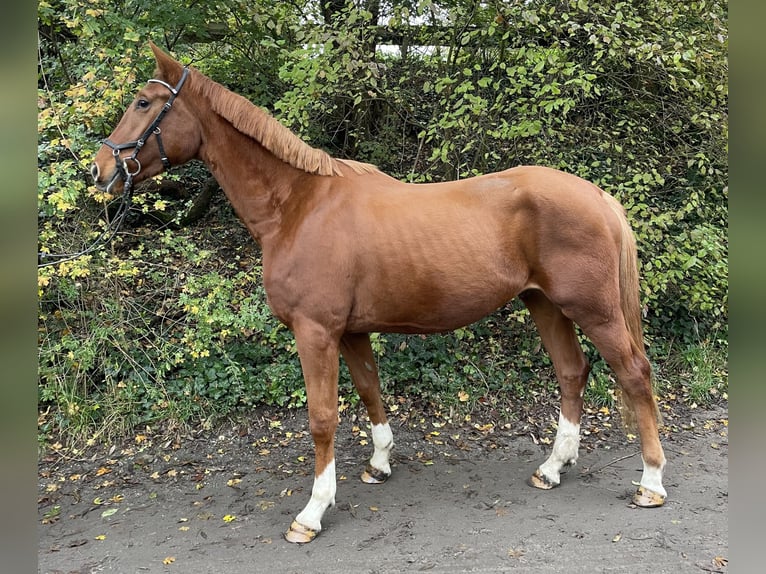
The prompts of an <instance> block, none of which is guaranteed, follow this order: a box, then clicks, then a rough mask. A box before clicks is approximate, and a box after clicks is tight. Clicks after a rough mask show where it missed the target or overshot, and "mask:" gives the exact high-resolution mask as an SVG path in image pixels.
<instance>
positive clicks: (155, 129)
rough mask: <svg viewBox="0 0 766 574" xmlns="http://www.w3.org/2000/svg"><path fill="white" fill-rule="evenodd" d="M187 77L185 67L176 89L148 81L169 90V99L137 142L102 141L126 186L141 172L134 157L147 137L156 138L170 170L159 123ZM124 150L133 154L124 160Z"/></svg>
mask: <svg viewBox="0 0 766 574" xmlns="http://www.w3.org/2000/svg"><path fill="white" fill-rule="evenodd" d="M188 75H189V68H188V67H187V66H184V69H183V74H181V79H180V80H179V81H178V84H176V87H175V88H174V87H173V86H171V85H170V84H168V83H167V82H163V81H162V80H157V79H155V78H152V79H151V80H149V82H150V83H153V84H161V85H163V86H165V87H166V88H167V89H168V90H170V97H169V98H168V101H167V102H165V105H164V106H162V109H161V110H160V113H159V114H157V117H156V118H154V121H153V122H152V123H151V124H149V127H148V128H146V130H145V131H144V133H143V134H141V137H139V138H138V139H137V140H133V141H129V142H125V143H121V144H116V143H114V142H113V141H112V140H110V139H109V138H107V139H105V140H104V141H103V143H104V145H105V146H108V147H110V148H112V154H113V155H114V161H115V163H116V164H117V172H118V173H119V174H120V177H121V178H122V179H123V181H125V182H126V186H127V184H128V183H129V182H131V180H132V179H133V176H134V175H136V174H137V173H138V172H139V171H141V162H139V161H138V159H137V158H136V156H137V155H138V152H140V151H141V148H142V147H144V144H145V143H146V140H147V139H149V137H150V136H151V135H152V134H154V136H155V137H156V138H157V147H158V148H159V150H160V159H161V160H162V165H163V166H164V167H165V169H170V167H171V166H170V160H169V159H168V157H167V155H166V154H165V147H164V146H163V145H162V137H161V136H160V133H161V130H160V122H161V121H162V118H164V117H165V114H166V113H168V111H170V108H171V107H173V102H174V101H175V99H176V97H177V96H178V93H179V92H180V91H181V88H182V87H183V85H184V82H185V81H186V77H187V76H188ZM125 149H132V150H133V153H132V154H131V155H130V156H128V157H126V158H120V152H121V151H122V150H125ZM128 162H133V163H134V164H135V168H136V169H135V171H130V168H129V167H128Z"/></svg>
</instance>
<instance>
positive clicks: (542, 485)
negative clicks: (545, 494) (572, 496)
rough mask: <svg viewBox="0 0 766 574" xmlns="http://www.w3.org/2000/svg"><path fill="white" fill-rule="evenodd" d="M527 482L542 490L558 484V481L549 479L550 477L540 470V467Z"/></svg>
mask: <svg viewBox="0 0 766 574" xmlns="http://www.w3.org/2000/svg"><path fill="white" fill-rule="evenodd" d="M527 484H528V485H529V486H534V487H535V488H539V489H541V490H550V489H551V488H554V487H556V486H558V483H556V482H551V481H550V480H548V477H547V476H545V475H544V474H543V473H542V472H540V469H539V468H538V469H537V470H536V471H535V473H534V474H533V475H532V476H530V477H529V479H528V480H527Z"/></svg>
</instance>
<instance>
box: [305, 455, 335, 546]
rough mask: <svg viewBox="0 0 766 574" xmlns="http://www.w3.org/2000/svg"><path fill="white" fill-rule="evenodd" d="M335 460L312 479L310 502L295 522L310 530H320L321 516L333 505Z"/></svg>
mask: <svg viewBox="0 0 766 574" xmlns="http://www.w3.org/2000/svg"><path fill="white" fill-rule="evenodd" d="M335 489H336V485H335V459H333V460H332V461H330V464H328V465H327V467H326V468H325V469H324V470H323V471H322V474H320V475H319V476H317V477H315V478H314V487H313V488H312V489H311V500H309V503H308V504H307V505H306V508H304V509H303V510H302V511H301V513H300V514H299V515H298V516H296V517H295V520H296V521H297V522H298V523H299V524H302V525H303V526H307V527H308V528H311V529H312V530H315V531H317V532H319V531H320V530H322V515H323V514H324V511H325V510H327V508H328V507H329V506H333V505H335Z"/></svg>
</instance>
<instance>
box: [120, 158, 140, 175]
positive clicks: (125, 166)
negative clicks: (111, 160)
mask: <svg viewBox="0 0 766 574" xmlns="http://www.w3.org/2000/svg"><path fill="white" fill-rule="evenodd" d="M128 161H133V162H135V164H136V171H133V172H131V171H130V170H129V169H128ZM122 169H124V170H125V173H126V174H127V175H128V176H129V177H133V176H134V175H136V174H138V172H140V171H141V162H140V161H138V159H137V158H135V157H133V156H130V157H126V158H124V159H123V160H122Z"/></svg>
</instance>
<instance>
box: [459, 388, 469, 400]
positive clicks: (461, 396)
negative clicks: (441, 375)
mask: <svg viewBox="0 0 766 574" xmlns="http://www.w3.org/2000/svg"><path fill="white" fill-rule="evenodd" d="M457 399H458V400H459V401H460V402H461V403H465V402H468V399H469V396H468V393H466V392H465V391H458V393H457Z"/></svg>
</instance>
